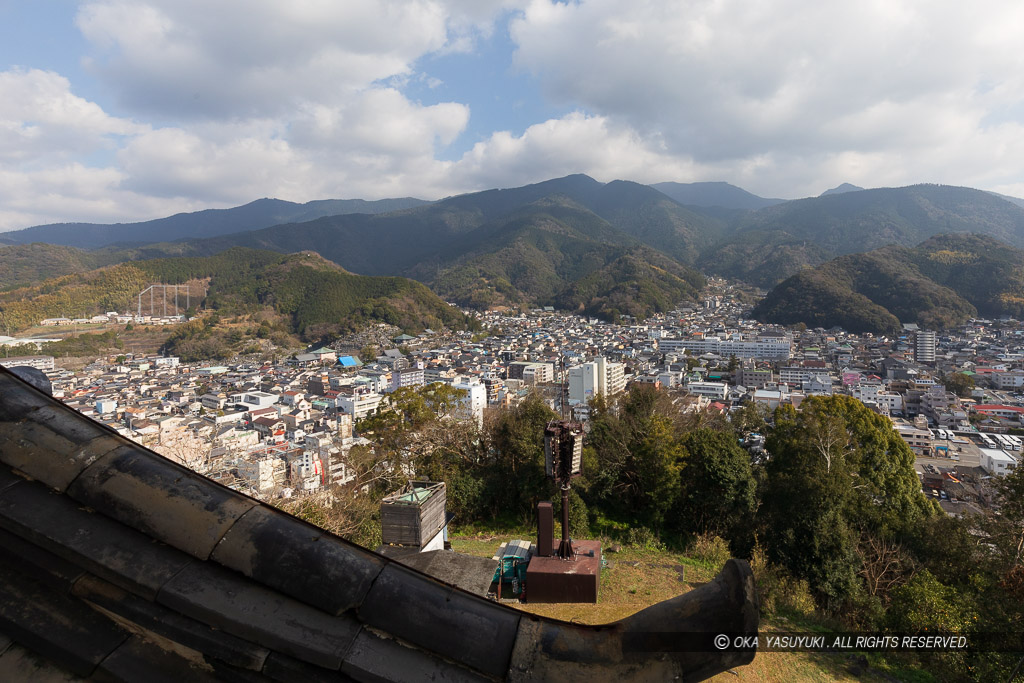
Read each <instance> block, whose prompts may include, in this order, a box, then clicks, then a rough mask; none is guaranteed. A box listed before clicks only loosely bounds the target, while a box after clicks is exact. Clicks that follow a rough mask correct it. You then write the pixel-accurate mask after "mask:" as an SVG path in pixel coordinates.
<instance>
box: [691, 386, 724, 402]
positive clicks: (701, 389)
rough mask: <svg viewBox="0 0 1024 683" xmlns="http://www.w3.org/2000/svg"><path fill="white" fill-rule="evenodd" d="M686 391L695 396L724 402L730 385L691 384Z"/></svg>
mask: <svg viewBox="0 0 1024 683" xmlns="http://www.w3.org/2000/svg"><path fill="white" fill-rule="evenodd" d="M686 390H687V391H688V392H690V393H691V394H693V395H694V396H706V397H707V398H709V399H714V400H716V401H724V400H725V397H726V395H727V394H728V392H729V385H727V384H725V383H724V382H690V383H689V384H687V385H686Z"/></svg>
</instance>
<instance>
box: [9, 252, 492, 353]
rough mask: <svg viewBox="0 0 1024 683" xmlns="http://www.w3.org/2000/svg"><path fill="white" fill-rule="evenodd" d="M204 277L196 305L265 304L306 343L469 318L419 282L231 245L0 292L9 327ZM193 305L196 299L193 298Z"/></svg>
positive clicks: (465, 322) (96, 308)
mask: <svg viewBox="0 0 1024 683" xmlns="http://www.w3.org/2000/svg"><path fill="white" fill-rule="evenodd" d="M194 280H208V281H209V285H208V287H209V289H208V293H207V296H206V299H205V301H204V302H202V304H203V305H205V306H206V307H207V308H212V309H221V310H229V311H256V310H258V309H260V308H262V307H269V308H273V309H274V310H275V311H276V312H277V313H280V314H282V315H285V316H287V317H288V318H289V320H290V321H291V325H292V331H293V332H295V333H297V334H300V335H302V336H303V337H304V338H306V339H307V340H310V341H316V340H318V339H320V338H321V337H325V336H330V335H332V334H338V333H342V332H347V331H351V330H353V329H356V328H357V327H358V326H360V325H362V324H364V323H366V322H370V321H379V322H387V323H390V324H393V325H397V326H399V327H401V328H402V329H403V330H407V331H410V332H418V331H422V330H423V329H424V328H426V327H434V328H440V327H449V328H453V329H468V328H469V327H471V326H472V325H473V321H471V320H470V319H468V318H467V317H466V316H465V315H463V314H462V313H461V312H460V311H459V310H458V309H456V308H453V307H452V306H450V305H448V304H446V303H445V302H444V301H442V300H441V299H440V298H438V297H437V295H435V294H434V293H433V292H431V291H430V290H429V289H428V288H427V287H425V286H424V285H422V284H420V283H418V282H415V281H413V280H409V279H407V278H401V277H369V276H364V275H353V274H352V273H349V272H346V271H345V270H344V269H342V268H340V267H339V266H338V265H336V264H334V263H331V262H329V261H326V260H325V259H323V258H322V257H320V256H319V255H317V254H314V253H298V254H291V255H282V254H278V253H274V252H269V251H257V250H252V249H244V248H233V249H229V250H226V251H223V252H221V253H219V254H216V255H214V256H209V257H177V258H166V259H152V260H146V261H135V262H132V263H122V264H118V265H115V266H107V267H105V268H100V269H98V270H93V271H89V272H87V273H80V274H75V275H67V276H64V277H61V278H55V279H51V280H47V281H44V282H43V283H42V284H39V285H35V286H32V287H23V288H19V289H14V290H9V291H7V292H4V293H2V294H0V316H2V318H3V321H4V322H5V324H7V325H9V326H10V329H11V331H16V330H19V329H23V328H25V327H28V326H30V325H35V324H37V323H38V322H39V320H41V319H43V318H49V317H58V316H69V317H75V316H90V315H93V314H96V313H101V312H104V311H109V310H117V311H124V310H126V309H130V308H133V307H134V303H135V296H136V295H137V294H138V293H139V292H140V291H141V290H142V289H144V288H145V287H146V286H147V285H148V284H150V283H153V282H161V283H165V284H178V283H185V282H188V281H194ZM193 303H198V302H193Z"/></svg>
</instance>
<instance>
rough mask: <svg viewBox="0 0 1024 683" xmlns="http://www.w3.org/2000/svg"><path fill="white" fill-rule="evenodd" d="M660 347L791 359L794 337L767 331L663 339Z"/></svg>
mask: <svg viewBox="0 0 1024 683" xmlns="http://www.w3.org/2000/svg"><path fill="white" fill-rule="evenodd" d="M658 349H659V350H660V351H663V352H673V351H676V352H681V351H683V350H686V351H689V352H690V353H692V354H694V355H696V356H699V355H701V354H704V353H714V354H716V355H719V356H722V357H723V358H728V357H730V356H736V357H737V358H739V359H745V358H765V359H767V358H772V359H779V360H789V359H790V358H791V357H792V356H793V338H792V337H791V336H789V335H783V334H773V333H770V332H766V333H763V334H760V335H758V336H757V337H754V338H742V337H741V338H738V339H736V338H732V339H722V338H721V337H707V338H705V339H662V340H660V341H659V342H658Z"/></svg>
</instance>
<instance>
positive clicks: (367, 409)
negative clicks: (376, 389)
mask: <svg viewBox="0 0 1024 683" xmlns="http://www.w3.org/2000/svg"><path fill="white" fill-rule="evenodd" d="M382 398H383V397H382V396H381V395H380V394H377V393H369V392H367V393H358V394H352V395H344V394H342V395H339V396H338V398H337V404H338V407H339V408H341V409H342V410H343V411H345V412H346V413H348V414H349V415H351V416H352V419H353V420H361V419H363V418H364V417H366V416H367V415H372V414H373V413H375V412H377V408H378V407H379V406H380V402H381V399H382Z"/></svg>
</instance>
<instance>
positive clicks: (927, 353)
mask: <svg viewBox="0 0 1024 683" xmlns="http://www.w3.org/2000/svg"><path fill="white" fill-rule="evenodd" d="M935 346H936V343H935V333H934V332H932V331H930V330H918V331H916V332H915V333H914V360H916V361H917V362H918V363H934V362H935Z"/></svg>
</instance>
